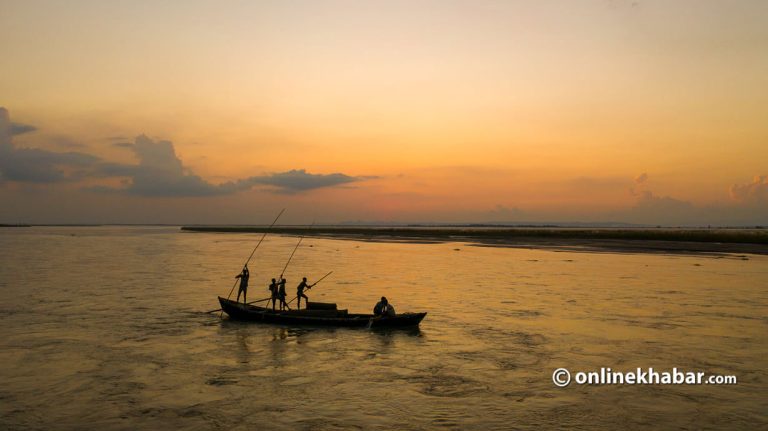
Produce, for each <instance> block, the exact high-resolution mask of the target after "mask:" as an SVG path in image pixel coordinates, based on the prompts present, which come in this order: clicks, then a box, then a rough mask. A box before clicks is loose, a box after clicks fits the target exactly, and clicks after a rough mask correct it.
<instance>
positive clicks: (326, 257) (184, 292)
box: [0, 227, 768, 430]
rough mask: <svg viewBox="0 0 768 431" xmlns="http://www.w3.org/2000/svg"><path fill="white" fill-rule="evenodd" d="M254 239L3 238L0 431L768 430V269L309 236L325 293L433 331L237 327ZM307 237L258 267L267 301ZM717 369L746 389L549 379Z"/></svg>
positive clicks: (10, 232)
mask: <svg viewBox="0 0 768 431" xmlns="http://www.w3.org/2000/svg"><path fill="white" fill-rule="evenodd" d="M260 236H261V235H259V234H215V233H182V232H180V231H179V230H178V228H170V227H35V228H6V229H3V230H0V382H1V384H0V429H4V430H15V429H25V430H26V429H65V430H66V429H73V430H74V429H102V430H103V429H107V430H112V429H124V430H134V429H200V430H207V429H226V430H272V429H275V430H337V429H338V430H349V429H364V430H368V429H387V430H431V429H456V430H507V429H549V428H567V429H598V430H602V429H605V430H615V429H758V428H763V429H764V428H765V427H768V371H767V370H768V317H766V316H768V257H766V256H755V255H739V256H733V255H731V256H706V255H698V256H696V255H664V254H619V253H579V252H562V251H560V252H555V251H549V250H536V249H518V248H492V247H478V246H472V245H469V244H465V243H440V244H411V243H381V242H362V241H351V240H334V239H316V238H306V239H305V240H304V241H303V243H302V246H301V247H300V248H299V249H298V251H297V252H296V255H295V257H294V258H293V261H292V262H291V265H290V266H289V268H288V271H287V272H286V278H287V279H288V286H289V293H291V292H295V285H296V284H297V282H298V281H299V280H300V278H301V277H302V276H307V277H308V278H309V280H310V282H311V281H313V280H316V279H317V278H319V277H321V276H322V275H324V274H326V273H327V272H328V271H334V272H333V274H332V275H331V276H330V277H328V278H327V279H326V280H324V281H323V282H322V283H320V284H318V285H317V286H316V287H315V288H313V289H312V290H310V291H308V294H309V296H310V298H311V299H312V300H316V301H324V302H337V303H339V305H340V306H341V308H348V309H349V310H350V311H351V312H369V311H370V309H371V308H372V307H373V305H374V304H375V303H376V301H377V300H378V298H379V297H381V296H382V295H385V296H387V297H388V298H389V299H390V302H391V303H392V304H394V306H395V307H396V308H397V310H398V311H399V312H403V311H427V312H428V313H429V314H428V315H427V317H426V319H425V320H424V321H423V322H422V324H421V328H420V330H412V331H392V332H379V331H371V330H365V329H335V330H334V329H307V328H292V327H280V326H267V325H259V324H248V323H240V322H235V321H229V320H228V319H227V318H226V315H225V316H224V318H223V319H221V318H219V315H218V314H207V313H205V311H206V310H210V309H215V308H217V307H218V303H217V301H216V296H217V295H224V296H226V295H227V293H228V292H229V290H230V288H231V287H232V284H233V283H234V281H235V280H234V276H235V275H237V273H238V272H239V270H240V267H241V266H242V264H243V261H244V260H245V258H246V257H247V256H248V254H249V253H250V251H251V249H252V248H253V246H254V245H255V243H256V242H257V240H258V238H260ZM296 241H297V238H296V237H290V236H270V237H267V239H266V240H265V241H264V243H263V244H262V245H261V247H260V248H259V250H257V252H256V254H255V255H254V260H253V261H252V263H251V265H250V268H251V287H250V290H249V299H259V298H263V297H264V296H266V293H267V284H268V280H269V279H270V278H272V277H275V276H277V275H279V273H280V270H281V269H282V267H283V265H284V264H285V262H286V260H287V259H288V256H289V255H290V253H291V251H292V250H293V247H294V246H295V244H296ZM560 367H564V368H567V369H569V370H571V371H572V373H573V374H574V375H575V374H576V372H577V371H591V370H599V369H600V368H601V367H606V368H607V367H610V368H612V369H613V370H619V371H631V370H635V369H636V368H637V367H643V368H648V367H653V368H654V369H658V370H671V369H672V368H673V367H677V368H678V369H682V370H686V371H688V370H691V371H703V372H706V373H711V374H719V375H734V376H736V377H737V379H738V383H737V384H734V385H667V386H664V385H639V386H638V385H634V386H633V385H594V386H589V385H578V384H576V383H571V385H570V386H568V387H566V388H559V387H557V386H555V385H554V384H553V381H552V373H553V371H554V370H555V369H557V368H560Z"/></svg>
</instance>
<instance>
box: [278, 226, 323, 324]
mask: <svg viewBox="0 0 768 431" xmlns="http://www.w3.org/2000/svg"><path fill="white" fill-rule="evenodd" d="M314 225H315V222H314V221H312V224H311V225H310V226H309V228H310V229H312V226H314ZM304 236H305V235H302V236H300V237H299V242H298V243H296V247H294V248H293V251H292V252H291V255H290V256H289V257H288V262H285V266H284V267H283V271H282V272H280V277H278V284H281V283H282V282H283V275H285V270H286V269H288V265H289V264H290V263H291V260H292V259H293V255H294V254H296V250H298V249H299V246H300V245H301V242H302V241H304ZM281 301H282V302H281V304H282V303H284V302H285V298H283V299H281ZM286 305H288V303H286ZM281 307H282V305H281ZM289 310H290V308H289Z"/></svg>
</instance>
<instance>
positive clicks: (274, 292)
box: [235, 265, 317, 311]
mask: <svg viewBox="0 0 768 431" xmlns="http://www.w3.org/2000/svg"><path fill="white" fill-rule="evenodd" d="M250 276H251V275H250V272H249V271H248V265H246V266H245V267H244V268H243V271H242V272H241V273H240V274H238V275H237V276H236V277H235V278H239V279H240V288H239V289H238V290H237V302H240V294H242V295H243V303H247V302H248V299H247V294H248V279H249V278H250ZM285 284H286V280H285V278H283V277H282V276H281V277H280V281H277V279H276V278H273V279H272V283H270V284H269V292H270V298H269V299H268V300H267V301H270V300H271V301H272V310H273V311H274V310H276V309H277V307H278V302H279V304H280V310H290V307H289V306H288V303H287V302H285V298H286V297H287V294H286V291H285ZM315 284H317V283H315ZM312 286H314V284H307V277H304V278H302V279H301V283H299V285H298V286H296V298H297V299H298V300H299V302H298V306H297V308H298V309H301V298H304V301H305V302H306V303H307V304H309V298H308V297H307V295H306V294H305V293H304V289H311V288H312Z"/></svg>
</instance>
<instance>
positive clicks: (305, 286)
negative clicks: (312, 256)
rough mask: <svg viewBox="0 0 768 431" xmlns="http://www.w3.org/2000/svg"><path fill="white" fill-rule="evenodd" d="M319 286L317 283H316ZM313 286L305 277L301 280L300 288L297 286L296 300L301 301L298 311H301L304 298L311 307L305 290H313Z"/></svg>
mask: <svg viewBox="0 0 768 431" xmlns="http://www.w3.org/2000/svg"><path fill="white" fill-rule="evenodd" d="M315 284H317V283H315ZM312 286H314V284H313V285H311V286H310V285H308V284H307V277H304V278H302V279H301V283H299V285H298V286H296V298H298V300H299V305H297V307H298V309H299V310H301V298H304V299H305V300H306V303H307V305H309V298H307V295H305V294H304V289H311V288H312Z"/></svg>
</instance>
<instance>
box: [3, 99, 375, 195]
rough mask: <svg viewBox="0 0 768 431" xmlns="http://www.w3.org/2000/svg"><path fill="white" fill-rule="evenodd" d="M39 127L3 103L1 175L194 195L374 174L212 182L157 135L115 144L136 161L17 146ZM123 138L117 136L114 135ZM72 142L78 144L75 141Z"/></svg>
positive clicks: (331, 182)
mask: <svg viewBox="0 0 768 431" xmlns="http://www.w3.org/2000/svg"><path fill="white" fill-rule="evenodd" d="M34 130H37V129H36V128H35V127H33V126H27V125H21V124H15V123H12V122H11V121H10V119H9V115H8V111H7V110H6V109H5V108H0V181H17V182H32V183H55V182H64V181H77V180H82V179H84V178H125V180H124V184H125V187H121V188H118V187H107V186H103V185H97V186H91V187H89V188H87V190H90V191H98V192H117V193H127V194H133V195H139V196H155V197H191V196H215V195H224V194H232V193H236V192H239V191H243V190H248V189H251V188H253V187H258V186H264V187H265V189H266V190H268V191H272V192H277V193H287V194H292V193H300V192H306V191H310V190H314V189H318V188H324V187H334V186H340V185H343V184H349V183H352V182H356V181H363V180H367V179H371V178H375V177H353V176H350V175H346V174H342V173H332V174H312V173H309V172H307V171H306V170H304V169H293V170H289V171H286V172H278V173H271V174H265V175H258V176H252V177H249V178H244V179H239V180H236V181H230V182H226V183H222V184H212V183H210V182H208V181H206V180H205V179H203V178H201V177H200V176H198V175H196V174H195V173H194V172H192V171H191V170H190V169H189V168H187V167H185V166H184V164H183V163H182V161H181V159H180V158H179V157H178V156H177V155H176V151H175V149H174V146H173V143H172V142H170V141H162V140H159V141H155V140H152V139H150V138H148V137H147V136H145V135H141V136H138V137H136V138H135V139H134V141H133V142H115V143H113V144H112V145H113V146H116V147H120V148H125V149H129V150H131V151H133V153H134V154H135V155H136V157H137V158H138V159H139V163H138V164H135V165H128V164H121V163H114V162H109V161H106V160H103V159H101V158H100V157H97V156H94V155H91V154H87V153H83V152H74V151H70V152H55V151H49V150H43V149H38V148H18V147H16V146H15V145H14V144H13V142H12V137H13V136H14V135H17V134H20V133H26V132H32V131H34ZM118 138H119V139H122V138H120V137H115V139H118ZM68 146H77V145H76V143H71V144H70V145H68Z"/></svg>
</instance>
